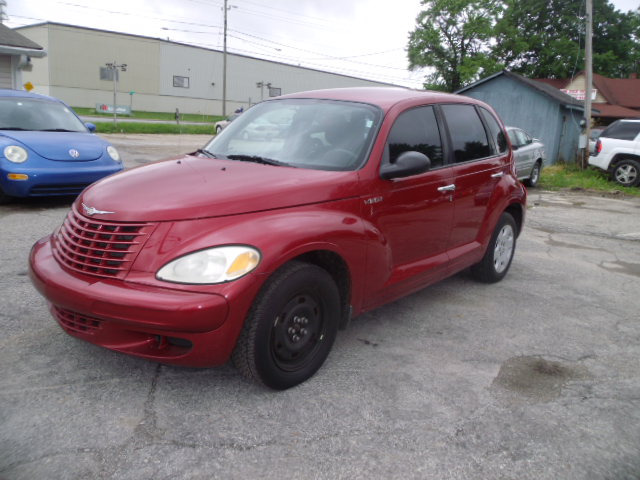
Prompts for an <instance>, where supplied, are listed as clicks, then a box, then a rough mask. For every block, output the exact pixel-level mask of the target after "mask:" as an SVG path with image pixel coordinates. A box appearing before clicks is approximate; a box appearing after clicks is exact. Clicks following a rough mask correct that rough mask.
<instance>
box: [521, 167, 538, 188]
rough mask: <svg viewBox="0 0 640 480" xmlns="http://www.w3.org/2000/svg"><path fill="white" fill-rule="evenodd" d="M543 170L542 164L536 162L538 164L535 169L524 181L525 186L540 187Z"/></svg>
mask: <svg viewBox="0 0 640 480" xmlns="http://www.w3.org/2000/svg"><path fill="white" fill-rule="evenodd" d="M541 170H542V165H541V164H540V162H539V161H538V162H536V164H535V165H534V166H533V168H532V169H531V173H530V174H529V178H527V179H526V180H525V181H524V184H525V185H526V186H528V187H531V188H533V187H535V186H537V185H538V182H539V181H540V172H541Z"/></svg>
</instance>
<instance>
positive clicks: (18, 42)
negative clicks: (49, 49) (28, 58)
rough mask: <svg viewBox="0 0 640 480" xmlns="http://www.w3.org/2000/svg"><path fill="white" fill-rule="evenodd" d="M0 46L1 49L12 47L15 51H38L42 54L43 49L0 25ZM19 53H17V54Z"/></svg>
mask: <svg viewBox="0 0 640 480" xmlns="http://www.w3.org/2000/svg"><path fill="white" fill-rule="evenodd" d="M0 46H2V47H14V48H17V49H26V50H39V51H42V53H44V49H43V48H42V47H41V46H40V45H38V44H37V43H36V42H34V41H32V40H29V39H28V38H27V37H25V36H24V35H20V34H19V33H18V32H16V31H14V30H12V29H11V28H9V27H7V26H6V25H3V24H1V23H0ZM17 53H19V52H17Z"/></svg>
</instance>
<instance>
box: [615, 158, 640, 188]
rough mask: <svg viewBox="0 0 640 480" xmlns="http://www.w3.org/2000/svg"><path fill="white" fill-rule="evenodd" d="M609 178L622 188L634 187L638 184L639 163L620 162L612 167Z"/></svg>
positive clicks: (631, 161)
mask: <svg viewBox="0 0 640 480" xmlns="http://www.w3.org/2000/svg"><path fill="white" fill-rule="evenodd" d="M611 178H613V180H614V181H615V182H617V183H618V184H620V185H622V186H623V187H635V186H637V185H638V184H639V183H640V162H638V161H637V160H631V159H630V158H629V159H625V160H621V161H620V162H618V163H617V164H616V166H615V167H613V172H611Z"/></svg>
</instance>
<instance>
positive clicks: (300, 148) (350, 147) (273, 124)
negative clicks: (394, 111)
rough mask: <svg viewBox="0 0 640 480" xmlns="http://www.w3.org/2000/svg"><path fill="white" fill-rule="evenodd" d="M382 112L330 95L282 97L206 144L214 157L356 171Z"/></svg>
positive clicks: (260, 106)
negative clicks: (315, 98) (327, 98)
mask: <svg viewBox="0 0 640 480" xmlns="http://www.w3.org/2000/svg"><path fill="white" fill-rule="evenodd" d="M381 118H382V113H381V111H380V110H379V109H378V108H376V107H373V106H371V105H367V104H362V103H354V102H343V101H333V100H311V99H283V100H271V101H267V102H264V103H260V104H258V105H256V106H254V107H252V108H250V109H249V110H247V111H246V112H245V113H243V114H242V115H240V117H238V118H237V119H236V120H235V121H234V122H233V123H231V124H229V126H228V127H227V128H226V129H225V130H224V131H223V132H222V133H220V134H219V135H218V136H216V137H215V138H214V139H213V140H212V141H211V142H210V143H209V144H208V145H207V146H206V147H205V150H207V151H209V152H210V153H212V154H213V155H215V156H216V157H218V158H231V159H238V160H243V159H253V160H259V159H264V160H265V163H266V162H270V163H271V164H279V165H288V166H292V167H299V168H309V169H318V170H355V169H357V168H359V167H360V166H361V165H362V164H363V163H364V161H365V157H366V155H367V153H368V152H369V149H370V147H371V144H372V142H373V139H374V137H375V134H376V132H377V130H378V125H379V122H380V119H381Z"/></svg>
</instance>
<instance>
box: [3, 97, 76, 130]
mask: <svg viewBox="0 0 640 480" xmlns="http://www.w3.org/2000/svg"><path fill="white" fill-rule="evenodd" d="M0 130H31V131H33V130H37V131H53V132H87V127H85V126H84V124H83V123H82V122H81V121H80V119H79V118H78V117H77V116H76V115H75V114H74V113H73V112H72V111H71V109H70V108H69V107H67V106H66V105H64V104H62V103H58V102H53V101H50V100H41V99H37V98H20V97H4V98H0Z"/></svg>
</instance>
